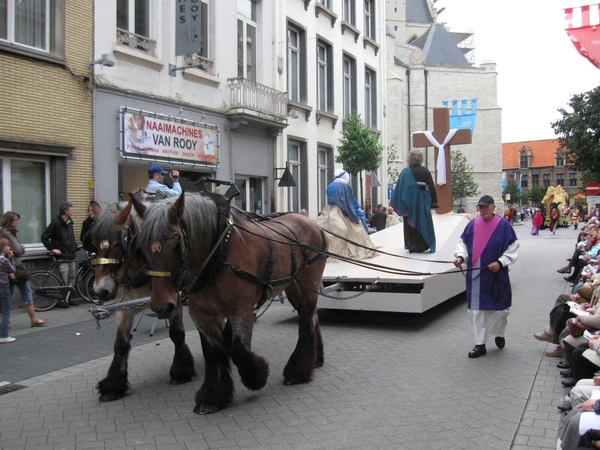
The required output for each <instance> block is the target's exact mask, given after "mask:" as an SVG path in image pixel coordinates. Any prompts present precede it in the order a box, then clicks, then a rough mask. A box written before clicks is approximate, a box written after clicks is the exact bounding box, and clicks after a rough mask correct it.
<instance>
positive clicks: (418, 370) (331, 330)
mask: <svg viewBox="0 0 600 450" xmlns="http://www.w3.org/2000/svg"><path fill="white" fill-rule="evenodd" d="M529 228H530V222H525V224H524V225H522V226H516V227H515V230H516V231H517V234H518V236H519V239H520V241H521V258H520V260H519V262H518V263H517V264H516V265H515V266H513V268H512V271H511V277H512V280H513V289H514V306H513V308H512V313H511V316H510V318H509V325H508V330H507V336H506V338H507V346H506V348H505V349H503V350H498V349H496V348H495V346H494V344H493V342H491V343H489V344H488V354H487V355H486V356H485V357H482V358H479V359H476V360H470V359H468V358H467V353H468V351H469V350H471V348H472V347H473V338H472V332H471V327H470V324H469V319H468V315H467V312H466V308H465V300H464V297H461V298H458V299H454V300H451V301H449V302H446V303H444V304H443V305H440V306H439V307H437V308H435V309H434V310H432V311H428V312H427V313H425V314H422V315H411V314H389V313H386V314H382V313H367V312H343V311H324V310H321V311H320V319H321V324H322V331H323V339H324V344H325V365H324V366H323V367H322V368H320V369H318V370H317V371H316V374H315V379H314V381H313V382H311V383H309V384H305V385H298V386H283V384H282V379H283V378H282V371H283V367H284V366H285V363H286V362H287V359H288V357H289V355H290V354H291V352H292V350H293V348H294V345H295V342H296V335H297V326H296V324H297V320H296V315H295V313H294V312H293V311H292V310H291V307H290V306H289V305H279V304H274V305H273V306H272V307H271V308H270V309H269V310H268V312H267V313H266V314H265V315H263V316H262V317H261V318H260V319H259V321H258V322H257V324H256V326H255V331H254V339H253V349H254V351H256V352H257V353H258V354H260V355H263V356H265V357H266V358H267V359H268V360H269V362H270V365H271V375H270V377H269V381H268V383H267V385H266V386H265V387H264V388H263V389H262V390H261V391H259V392H251V391H248V390H247V389H246V388H245V387H243V386H242V385H241V384H240V383H237V382H236V389H237V393H236V396H235V400H234V403H233V404H232V405H231V406H229V407H228V408H226V409H224V410H222V411H220V412H218V413H216V414H212V415H207V416H199V415H196V414H194V413H193V407H194V401H193V399H194V393H195V391H196V390H197V389H198V388H199V387H200V384H201V381H202V375H200V377H199V379H197V380H195V381H193V382H192V383H188V384H184V385H179V386H171V385H169V384H168V380H169V376H168V370H169V366H170V362H171V359H172V344H171V342H170V340H168V330H167V329H165V328H164V325H163V324H158V325H157V331H156V333H155V335H154V337H149V336H148V332H149V330H150V326H151V320H150V319H148V318H146V319H144V320H143V321H142V324H141V325H140V329H139V330H138V331H137V332H135V333H134V336H135V337H134V340H133V344H134V345H137V347H135V348H134V349H133V350H132V354H131V358H130V363H129V381H130V383H131V391H130V393H129V394H128V395H127V396H126V397H125V398H124V399H122V400H119V401H116V402H112V403H100V402H99V401H98V397H97V394H96V392H95V388H94V387H95V385H96V383H97V382H98V380H100V379H101V378H103V377H104V376H105V374H106V371H107V369H108V366H109V364H110V361H111V359H112V342H113V339H114V332H115V324H114V322H113V323H112V324H109V323H108V322H106V321H104V322H102V323H101V325H102V328H101V329H100V330H97V329H96V322H95V321H94V320H92V318H91V315H90V314H89V313H88V312H86V310H87V307H88V305H87V304H85V305H84V304H83V303H82V306H79V307H71V308H70V309H66V310H52V311H49V312H46V313H40V314H39V316H40V317H42V318H47V319H49V320H50V323H49V326H48V327H44V328H37V329H32V328H30V327H29V319H28V317H27V315H26V314H25V312H24V311H23V310H16V311H14V312H13V319H12V328H11V334H12V335H13V336H15V337H16V338H17V341H16V342H15V343H13V344H7V345H0V360H1V361H2V364H1V365H0V381H2V380H4V381H7V382H10V383H16V384H18V385H21V386H25V388H23V389H20V390H16V391H14V392H9V393H6V394H3V395H0V447H1V448H2V449H27V450H30V449H89V448H107V449H122V448H130V449H225V448H227V449H251V448H257V449H258V448H260V449H278V450H279V449H342V448H354V449H411V450H416V449H431V448H448V449H478V450H480V449H526V448H527V449H554V448H555V446H556V429H557V427H558V423H559V417H560V415H559V412H558V410H557V409H556V405H558V404H560V403H561V402H562V397H563V396H564V395H565V389H564V388H563V387H562V386H561V384H560V380H561V378H560V375H559V370H558V369H557V368H556V363H557V362H558V358H548V357H545V356H544V353H543V352H544V349H545V347H546V346H545V344H544V343H541V342H538V341H536V340H535V339H534V338H533V336H532V334H533V332H535V331H540V330H542V329H543V328H544V327H545V326H546V325H547V317H548V311H549V309H550V307H551V306H552V304H553V302H554V299H555V298H556V296H557V295H558V294H561V293H563V292H566V291H567V288H568V287H567V286H566V283H565V282H564V281H563V279H562V276H561V275H559V274H557V273H556V269H558V268H560V267H562V266H564V263H565V258H566V257H567V256H570V254H571V253H572V250H573V245H574V243H575V238H576V235H577V232H576V231H574V230H573V229H572V228H570V229H559V230H558V231H557V233H556V235H551V234H550V233H549V232H548V231H543V232H542V233H541V236H531V235H530V234H529ZM457 276H461V275H457ZM186 329H189V330H192V326H191V324H190V320H189V318H188V317H187V313H186ZM186 338H187V341H188V343H189V345H190V347H191V349H192V353H193V354H194V355H195V357H196V364H197V371H198V373H199V374H202V373H203V366H204V362H203V359H202V352H201V348H200V343H199V338H198V335H197V332H195V331H189V332H188V333H187V334H186ZM548 348H551V346H550V345H548ZM234 371H235V368H234ZM234 378H236V380H237V379H238V378H239V376H238V375H237V373H235V376H234Z"/></svg>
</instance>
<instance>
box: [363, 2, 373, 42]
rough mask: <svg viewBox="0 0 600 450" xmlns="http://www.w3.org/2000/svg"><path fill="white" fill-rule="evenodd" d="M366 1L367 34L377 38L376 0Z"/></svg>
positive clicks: (369, 36) (371, 37)
mask: <svg viewBox="0 0 600 450" xmlns="http://www.w3.org/2000/svg"><path fill="white" fill-rule="evenodd" d="M364 2H365V36H366V37H368V38H370V39H372V40H373V41H374V40H375V0H364Z"/></svg>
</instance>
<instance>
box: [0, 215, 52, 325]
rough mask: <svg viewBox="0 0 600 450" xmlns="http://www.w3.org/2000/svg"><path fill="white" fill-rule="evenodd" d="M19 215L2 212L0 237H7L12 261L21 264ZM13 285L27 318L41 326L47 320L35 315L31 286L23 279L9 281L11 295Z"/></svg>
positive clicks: (21, 248) (22, 250) (23, 248)
mask: <svg viewBox="0 0 600 450" xmlns="http://www.w3.org/2000/svg"><path fill="white" fill-rule="evenodd" d="M20 218H21V216H20V215H19V214H18V213H16V212H14V211H8V212H6V213H4V215H3V216H2V219H0V228H1V229H0V238H5V239H8V243H9V245H10V249H11V250H12V251H13V262H14V263H15V265H18V264H22V260H21V257H22V256H23V254H24V253H25V247H24V246H23V245H22V244H21V243H20V242H19V240H18V239H17V233H18V232H19V230H17V227H18V226H19V219H20ZM15 286H16V287H18V288H19V291H21V301H22V302H23V306H24V307H25V311H27V314H29V318H30V319H31V326H32V327H43V326H44V325H46V324H47V323H48V321H47V320H42V319H40V318H38V317H37V315H36V314H35V309H33V297H32V295H31V287H30V286H29V281H23V282H22V283H16V284H13V283H11V285H10V295H11V297H12V294H13V292H14V291H15Z"/></svg>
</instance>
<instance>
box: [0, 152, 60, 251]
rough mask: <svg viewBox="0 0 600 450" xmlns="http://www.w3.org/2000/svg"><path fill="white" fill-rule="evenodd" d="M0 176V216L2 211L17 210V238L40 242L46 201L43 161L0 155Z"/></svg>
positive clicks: (44, 163)
mask: <svg viewBox="0 0 600 450" xmlns="http://www.w3.org/2000/svg"><path fill="white" fill-rule="evenodd" d="M0 177H1V179H0V189H1V190H2V192H1V195H0V207H1V208H2V210H1V213H0V215H1V214H4V212H5V211H15V212H17V213H19V214H20V215H21V220H20V222H19V241H20V242H21V243H22V244H33V243H40V242H41V236H42V232H43V231H44V229H45V228H46V225H47V223H46V222H47V221H48V218H47V214H46V211H47V206H48V205H49V203H50V201H49V198H48V192H49V191H50V189H49V187H48V186H47V164H46V162H44V161H31V160H25V159H14V158H0ZM50 216H51V214H50Z"/></svg>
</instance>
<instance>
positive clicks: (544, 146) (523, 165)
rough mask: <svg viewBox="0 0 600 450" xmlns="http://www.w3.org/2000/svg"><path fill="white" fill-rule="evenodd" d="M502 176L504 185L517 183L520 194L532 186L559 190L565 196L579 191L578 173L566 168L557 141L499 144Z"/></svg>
mask: <svg viewBox="0 0 600 450" xmlns="http://www.w3.org/2000/svg"><path fill="white" fill-rule="evenodd" d="M502 172H503V176H504V177H505V179H506V181H507V182H511V181H512V182H513V183H517V184H518V183H519V182H521V189H522V192H523V193H527V192H528V191H531V188H532V187H534V186H541V187H544V188H548V187H550V186H554V187H556V186H559V185H560V186H561V187H562V188H563V189H564V190H565V191H566V192H567V193H568V194H569V195H573V194H575V193H577V192H578V191H579V186H580V185H581V179H580V172H579V170H577V169H575V168H574V167H573V166H571V165H569V164H567V157H566V153H565V151H564V149H563V148H561V146H560V144H559V143H558V139H543V140H537V141H521V142H509V143H505V144H502Z"/></svg>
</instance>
